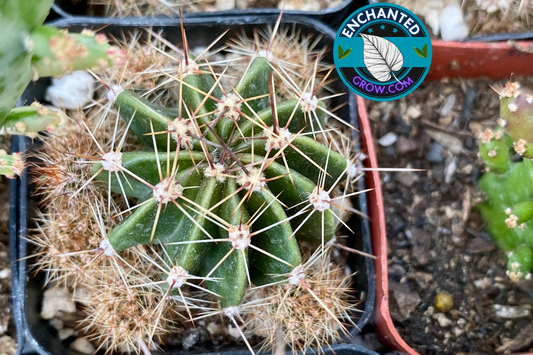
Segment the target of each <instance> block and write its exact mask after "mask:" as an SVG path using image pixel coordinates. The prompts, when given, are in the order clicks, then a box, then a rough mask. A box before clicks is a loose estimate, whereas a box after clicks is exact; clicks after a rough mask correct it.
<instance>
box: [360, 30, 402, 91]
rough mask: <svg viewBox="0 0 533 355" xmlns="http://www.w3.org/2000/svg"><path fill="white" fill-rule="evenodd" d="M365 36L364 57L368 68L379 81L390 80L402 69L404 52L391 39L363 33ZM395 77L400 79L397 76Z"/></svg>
mask: <svg viewBox="0 0 533 355" xmlns="http://www.w3.org/2000/svg"><path fill="white" fill-rule="evenodd" d="M361 36H362V37H363V43H364V46H363V59H364V62H365V65H366V68H367V69H368V71H369V72H370V74H372V75H373V76H374V78H376V79H377V80H379V81H388V80H390V78H391V74H392V76H394V73H393V72H395V71H398V70H400V69H402V66H403V55H402V52H400V50H399V49H398V47H396V46H395V45H394V43H392V42H391V41H388V40H386V39H385V38H381V37H379V36H373V35H367V34H361ZM394 79H396V80H398V78H396V76H394Z"/></svg>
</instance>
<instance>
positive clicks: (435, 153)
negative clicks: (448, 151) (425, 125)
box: [426, 142, 444, 164]
mask: <svg viewBox="0 0 533 355" xmlns="http://www.w3.org/2000/svg"><path fill="white" fill-rule="evenodd" d="M442 149H443V147H442V145H440V144H439V143H438V142H433V144H431V148H430V149H429V151H428V152H427V154H426V160H427V161H429V162H431V163H435V164H439V163H442V162H443V161H444V157H443V156H442Z"/></svg>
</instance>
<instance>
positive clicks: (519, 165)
mask: <svg viewBox="0 0 533 355" xmlns="http://www.w3.org/2000/svg"><path fill="white" fill-rule="evenodd" d="M500 115H501V117H500V119H499V120H498V127H497V128H496V129H494V130H492V129H486V130H485V131H484V132H483V134H482V136H481V138H480V143H479V153H480V157H481V159H482V160H483V162H484V163H485V166H486V169H487V173H486V174H485V175H484V176H483V177H482V178H481V180H480V181H479V188H480V189H481V190H482V191H484V192H485V193H486V196H487V201H486V202H483V203H481V204H480V205H478V208H479V210H480V212H481V215H482V217H483V219H484V220H485V221H486V223H487V229H488V231H489V233H490V234H491V236H492V238H493V239H494V241H495V242H496V244H497V245H498V247H499V248H501V249H502V250H504V251H506V252H507V256H508V268H507V269H508V270H507V275H509V277H510V278H511V280H513V281H517V280H520V279H522V278H528V279H529V278H530V277H531V273H530V272H531V269H532V268H533V255H532V254H533V235H532V233H531V231H532V228H533V188H532V186H533V162H532V161H531V158H533V146H532V143H533V135H532V132H533V129H532V128H533V96H532V93H531V92H530V91H529V90H527V89H525V88H522V87H521V86H520V84H518V83H517V82H509V83H507V84H506V85H505V87H504V88H503V89H502V90H501V91H500ZM512 152H515V153H518V154H519V155H521V156H522V159H521V160H520V161H517V162H514V161H513V159H512V155H511V154H512Z"/></svg>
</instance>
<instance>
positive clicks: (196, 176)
mask: <svg viewBox="0 0 533 355" xmlns="http://www.w3.org/2000/svg"><path fill="white" fill-rule="evenodd" d="M189 61H190V63H189V64H188V65H189V67H191V68H194V65H195V64H194V59H189ZM182 64H183V63H182ZM270 75H271V67H270V65H269V63H268V62H267V60H266V59H265V58H262V57H259V58H256V59H255V60H254V61H253V62H252V63H251V64H250V66H249V67H248V69H247V71H246V73H245V74H244V76H243V78H242V79H241V81H240V82H239V84H238V85H237V86H236V88H235V91H234V92H233V93H223V92H222V91H221V90H220V89H219V88H218V86H217V87H215V81H214V80H213V77H212V76H211V75H208V74H202V73H201V72H199V71H197V70H195V69H192V70H190V71H188V72H186V73H183V74H182V75H181V78H183V79H182V82H181V83H180V86H181V87H182V90H183V91H182V97H183V103H182V105H181V112H179V110H176V109H174V108H171V109H169V108H162V107H158V106H156V105H153V104H152V103H150V102H148V101H146V100H144V99H142V98H140V97H139V96H138V95H137V94H135V93H133V92H130V91H123V92H122V93H120V94H119V95H118V96H117V98H116V101H115V106H116V107H117V109H118V110H119V112H120V114H121V116H122V117H123V118H124V119H125V120H126V121H127V122H128V123H129V124H130V129H131V130H132V131H133V132H134V133H135V134H136V135H137V136H138V137H139V139H140V141H141V142H142V143H143V144H144V145H145V146H146V147H147V148H149V149H150V148H151V149H155V150H156V151H138V152H126V153H123V154H122V155H121V161H120V167H117V168H116V169H110V168H109V165H106V162H105V161H102V162H101V163H98V164H95V165H94V166H93V172H94V173H98V176H97V179H98V180H100V181H102V182H103V183H104V185H105V186H108V185H109V186H110V187H111V190H112V191H113V192H117V193H124V194H126V195H127V196H129V197H133V198H137V199H139V201H142V202H139V205H138V207H137V208H136V209H135V210H134V212H133V213H132V214H131V215H130V216H129V217H127V218H125V219H124V220H123V221H122V222H121V223H120V224H119V225H118V226H117V227H116V228H115V229H114V230H113V231H112V232H111V233H110V234H109V242H110V244H111V245H112V246H113V248H114V249H115V250H117V251H120V250H124V249H126V248H129V247H132V246H134V245H137V244H148V243H161V244H163V247H164V249H165V252H166V255H167V256H168V258H169V263H170V264H171V265H173V267H174V268H183V269H185V270H186V272H187V273H190V274H196V275H200V276H203V277H205V278H206V285H207V287H208V288H209V289H210V290H211V291H212V292H213V293H215V294H217V295H219V296H220V297H221V303H222V306H223V307H234V306H237V305H239V304H240V302H241V300H242V297H243V294H244V290H245V288H246V286H247V284H248V277H250V281H251V282H253V283H254V284H256V285H263V284H267V283H271V282H277V281H280V280H283V279H284V278H285V279H287V275H288V274H289V273H290V272H291V271H292V270H293V269H294V268H295V267H296V266H298V265H299V264H301V262H302V256H301V254H300V250H299V246H298V243H297V240H305V241H308V242H312V243H325V242H327V241H328V240H330V239H331V238H332V237H333V236H334V233H335V229H336V220H335V216H334V214H333V212H332V210H331V208H330V206H331V204H332V203H333V199H332V198H330V196H329V189H330V188H331V186H333V185H334V183H335V182H337V181H338V180H339V179H341V178H342V176H343V175H344V174H345V171H346V169H347V161H346V159H345V158H344V157H342V156H341V155H340V154H339V153H336V152H334V151H333V150H331V149H329V148H328V147H325V146H324V145H322V144H321V143H318V142H317V141H315V140H314V139H312V138H310V137H311V136H309V137H307V136H302V135H299V133H301V132H304V131H307V132H309V131H310V129H309V127H311V126H312V123H311V120H312V119H315V118H314V117H315V116H316V117H318V119H319V120H322V121H323V120H324V114H323V113H321V112H320V110H316V113H315V112H310V111H309V110H307V112H306V110H304V109H303V108H302V105H301V103H300V102H299V100H296V99H294V100H289V101H286V102H281V103H276V105H275V107H276V110H274V108H273V107H272V106H274V105H272V104H270V105H269V100H270V99H269V95H268V94H269V92H270V89H269V80H270ZM206 95H209V96H206ZM316 106H317V107H318V106H320V107H325V106H324V104H323V103H322V102H317V104H316ZM315 109H316V108H315ZM315 126H316V124H315ZM153 132H160V133H159V134H155V135H154V134H153ZM265 134H267V136H265ZM309 134H312V133H309ZM154 142H155V143H154ZM169 147H170V151H168V148H169ZM117 170H122V171H121V172H120V175H119V174H118V173H117ZM163 178H164V179H163ZM119 179H121V181H119ZM174 270H176V269H174ZM179 270H182V269H179ZM180 275H181V274H180ZM177 284H178V285H179V286H181V284H182V283H181V282H180V283H175V282H173V283H170V282H169V285H171V286H172V287H176V285H177Z"/></svg>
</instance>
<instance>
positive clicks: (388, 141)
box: [379, 132, 398, 147]
mask: <svg viewBox="0 0 533 355" xmlns="http://www.w3.org/2000/svg"><path fill="white" fill-rule="evenodd" d="M397 140H398V135H397V134H396V133H394V132H389V133H387V134H386V135H384V136H383V137H381V138H380V139H379V144H380V145H381V146H382V147H390V146H391V145H393V144H394V143H396V141H397Z"/></svg>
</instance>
